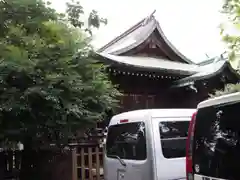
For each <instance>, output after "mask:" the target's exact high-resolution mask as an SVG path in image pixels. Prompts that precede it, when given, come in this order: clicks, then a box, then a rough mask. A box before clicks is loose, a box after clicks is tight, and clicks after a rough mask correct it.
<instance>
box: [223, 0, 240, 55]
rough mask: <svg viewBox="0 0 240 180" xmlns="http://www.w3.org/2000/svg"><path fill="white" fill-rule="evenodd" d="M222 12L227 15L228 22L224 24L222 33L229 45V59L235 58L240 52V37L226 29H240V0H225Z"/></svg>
mask: <svg viewBox="0 0 240 180" xmlns="http://www.w3.org/2000/svg"><path fill="white" fill-rule="evenodd" d="M222 12H223V13H224V14H225V15H226V16H227V19H228V22H227V23H226V25H225V26H224V24H223V25H222V28H221V34H222V35H223V40H224V41H225V42H226V44H227V47H228V52H229V59H230V60H234V59H235V57H236V54H239V52H240V37H239V35H236V34H232V33H229V32H228V31H227V30H226V29H228V28H231V29H234V30H236V31H240V0H224V4H223V6H222Z"/></svg>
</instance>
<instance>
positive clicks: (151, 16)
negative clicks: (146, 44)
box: [142, 9, 156, 26]
mask: <svg viewBox="0 0 240 180" xmlns="http://www.w3.org/2000/svg"><path fill="white" fill-rule="evenodd" d="M155 12H156V9H155V10H154V11H153V12H152V13H151V14H150V15H149V16H148V17H146V18H145V20H144V21H143V23H142V26H145V25H146V24H148V23H149V21H151V20H152V18H153V17H154V14H155Z"/></svg>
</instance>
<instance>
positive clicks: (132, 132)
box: [106, 122, 147, 160]
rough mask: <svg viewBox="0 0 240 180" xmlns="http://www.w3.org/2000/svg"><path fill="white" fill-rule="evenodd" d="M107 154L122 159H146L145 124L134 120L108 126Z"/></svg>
mask: <svg viewBox="0 0 240 180" xmlns="http://www.w3.org/2000/svg"><path fill="white" fill-rule="evenodd" d="M106 154H107V156H108V157H111V158H112V157H114V156H118V157H119V158H121V159H131V160H145V159H146V157H147V153H146V135H145V124H144V123H143V122H134V123H126V124H117V125H113V126H110V127H109V128H108V135H107V142H106Z"/></svg>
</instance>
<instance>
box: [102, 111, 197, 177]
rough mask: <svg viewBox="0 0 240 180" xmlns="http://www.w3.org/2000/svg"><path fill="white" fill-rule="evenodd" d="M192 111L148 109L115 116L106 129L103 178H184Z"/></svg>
mask: <svg viewBox="0 0 240 180" xmlns="http://www.w3.org/2000/svg"><path fill="white" fill-rule="evenodd" d="M194 112H195V109H149V110H136V111H130V112H125V113H122V114H118V115H116V116H114V117H113V118H112V119H111V121H110V124H109V127H108V133H107V140H106V146H105V148H106V149H105V155H104V179H105V180H176V179H186V170H185V156H186V151H185V149H186V138H187V133H188V125H189V121H190V120H191V116H192V114H193V113H194Z"/></svg>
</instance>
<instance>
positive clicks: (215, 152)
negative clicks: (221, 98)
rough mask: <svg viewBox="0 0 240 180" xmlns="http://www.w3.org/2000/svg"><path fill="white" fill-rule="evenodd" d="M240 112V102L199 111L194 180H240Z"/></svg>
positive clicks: (195, 137)
mask: <svg viewBox="0 0 240 180" xmlns="http://www.w3.org/2000/svg"><path fill="white" fill-rule="evenodd" d="M239 111H240V102H231V103H229V104H221V105H215V106H209V107H205V108H201V109H199V110H198V112H197V116H196V122H195V131H194V139H193V173H194V177H195V178H194V179H196V180H197V179H231V180H237V179H240V166H239V162H240V121H239V118H240V117H239ZM204 177H207V178H204Z"/></svg>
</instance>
